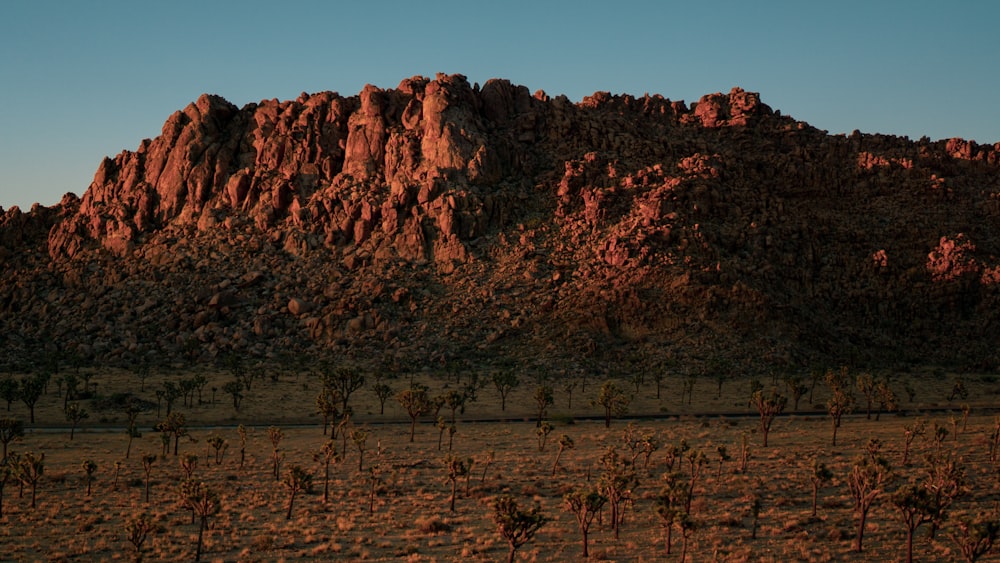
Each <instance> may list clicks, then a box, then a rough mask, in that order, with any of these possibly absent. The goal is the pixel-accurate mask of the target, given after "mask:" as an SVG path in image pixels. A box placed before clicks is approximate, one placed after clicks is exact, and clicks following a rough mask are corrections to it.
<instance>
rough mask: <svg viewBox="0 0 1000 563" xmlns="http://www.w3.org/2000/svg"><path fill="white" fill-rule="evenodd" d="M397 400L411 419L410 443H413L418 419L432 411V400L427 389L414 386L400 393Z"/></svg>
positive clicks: (418, 385)
mask: <svg viewBox="0 0 1000 563" xmlns="http://www.w3.org/2000/svg"><path fill="white" fill-rule="evenodd" d="M396 399H397V400H398V401H399V404H400V406H402V407H403V409H404V410H406V414H407V415H409V417H410V442H413V437H414V435H415V433H416V429H417V419H418V418H420V417H421V416H423V415H425V414H427V413H429V412H430V411H431V400H430V397H428V395H427V387H426V386H425V385H420V384H414V385H413V386H411V387H410V388H409V389H404V390H403V391H400V393H399V394H398V395H396Z"/></svg>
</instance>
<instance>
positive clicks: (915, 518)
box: [889, 483, 935, 563]
mask: <svg viewBox="0 0 1000 563" xmlns="http://www.w3.org/2000/svg"><path fill="white" fill-rule="evenodd" d="M889 502H891V503H892V505H893V506H895V507H896V509H897V510H898V511H899V516H900V519H901V520H902V521H903V525H904V526H905V527H906V563H913V534H914V532H916V531H917V528H919V527H920V525H921V524H926V523H928V522H931V521H932V520H934V515H935V510H934V508H935V507H934V495H933V493H932V492H931V491H930V490H929V489H928V488H927V487H926V486H923V485H918V484H915V483H907V484H906V485H903V486H902V487H900V488H899V489H896V491H895V492H894V493H892V495H891V496H890V497H889Z"/></svg>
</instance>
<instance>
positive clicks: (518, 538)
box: [493, 495, 548, 563]
mask: <svg viewBox="0 0 1000 563" xmlns="http://www.w3.org/2000/svg"><path fill="white" fill-rule="evenodd" d="M547 521H548V518H546V517H545V516H543V515H542V514H541V512H540V508H539V507H538V506H535V507H534V508H532V509H531V510H528V511H525V510H521V509H520V508H519V507H518V505H517V501H516V500H514V497H512V496H510V495H501V496H499V497H497V498H496V500H494V501H493V522H494V523H495V524H496V525H497V531H499V532H500V536H501V537H502V538H503V539H505V540H507V545H508V546H510V550H509V551H508V552H507V563H514V558H515V556H516V553H517V550H518V549H519V548H520V547H521V546H523V545H524V544H526V543H528V542H529V541H531V538H533V537H535V534H537V533H538V530H540V529H541V528H542V526H544V525H545V523H546V522H547Z"/></svg>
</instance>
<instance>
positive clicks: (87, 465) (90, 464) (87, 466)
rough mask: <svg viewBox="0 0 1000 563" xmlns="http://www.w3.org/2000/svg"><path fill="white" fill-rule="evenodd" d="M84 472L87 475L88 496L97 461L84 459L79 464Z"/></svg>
mask: <svg viewBox="0 0 1000 563" xmlns="http://www.w3.org/2000/svg"><path fill="white" fill-rule="evenodd" d="M80 467H81V468H82V469H83V472H84V474H85V475H86V476H87V496H88V497H89V496H90V485H91V483H92V482H93V481H94V472H95V471H97V463H95V462H94V461H93V460H90V459H85V460H83V463H81V464H80Z"/></svg>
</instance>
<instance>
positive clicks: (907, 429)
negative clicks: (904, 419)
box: [903, 418, 927, 465]
mask: <svg viewBox="0 0 1000 563" xmlns="http://www.w3.org/2000/svg"><path fill="white" fill-rule="evenodd" d="M926 430H927V421H925V420H924V419H922V418H918V419H916V420H914V421H913V423H912V424H907V425H905V426H903V465H906V464H907V463H908V462H909V459H910V446H911V445H912V444H913V440H915V439H916V438H917V436H923V435H924V433H925V432H926Z"/></svg>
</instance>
